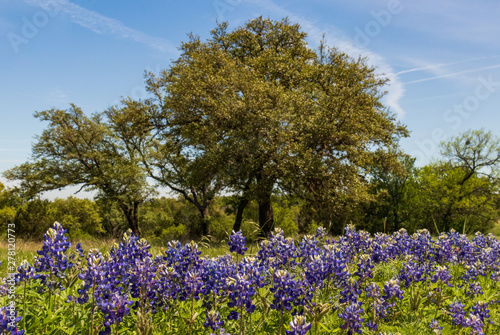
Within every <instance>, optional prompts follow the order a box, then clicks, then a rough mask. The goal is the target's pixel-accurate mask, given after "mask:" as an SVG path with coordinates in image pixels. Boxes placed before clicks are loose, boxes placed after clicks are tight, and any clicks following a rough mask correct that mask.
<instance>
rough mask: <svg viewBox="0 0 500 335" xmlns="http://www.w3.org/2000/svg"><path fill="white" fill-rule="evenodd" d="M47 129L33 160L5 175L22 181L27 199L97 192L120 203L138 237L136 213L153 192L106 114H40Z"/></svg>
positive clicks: (71, 111) (73, 111) (76, 111)
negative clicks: (58, 192) (69, 190)
mask: <svg viewBox="0 0 500 335" xmlns="http://www.w3.org/2000/svg"><path fill="white" fill-rule="evenodd" d="M35 117H37V118H39V119H40V120H41V121H47V122H49V125H48V127H47V128H46V129H45V130H44V131H43V132H42V134H41V135H40V136H38V137H37V142H36V143H34V144H33V148H32V152H33V161H31V162H27V163H24V164H22V165H20V166H17V167H15V168H13V169H10V170H8V171H6V172H5V173H4V175H5V176H6V177H7V178H8V179H11V180H19V181H21V189H22V190H23V192H24V193H25V195H26V196H28V197H33V196H35V195H37V194H39V193H41V192H44V191H47V190H53V189H60V188H63V187H66V186H69V185H79V186H81V188H86V189H89V190H96V191H97V192H98V195H97V196H98V198H101V199H105V200H108V201H113V202H116V203H117V204H118V206H119V208H120V209H121V210H122V212H123V214H124V215H125V217H126V218H127V222H128V225H129V228H131V229H132V230H134V231H135V232H136V233H137V234H138V233H139V227H138V222H137V211H138V207H139V205H140V204H141V203H142V202H144V200H145V199H146V198H147V197H148V196H149V195H150V194H151V192H152V190H151V188H150V187H149V185H148V183H147V181H146V174H145V173H144V171H143V169H142V168H141V167H140V166H139V164H138V157H137V153H136V152H135V151H134V150H133V149H132V148H131V147H129V146H127V145H125V143H124V142H125V141H124V140H123V138H120V137H119V136H118V134H117V133H115V132H113V129H112V127H111V126H110V125H109V124H108V123H106V121H105V120H104V116H103V114H102V113H101V114H99V113H95V114H93V115H92V116H90V117H88V116H86V115H85V114H84V113H83V112H82V110H81V109H80V108H78V107H76V106H75V105H71V107H70V108H69V109H67V110H57V109H53V110H47V111H42V112H37V113H35Z"/></svg>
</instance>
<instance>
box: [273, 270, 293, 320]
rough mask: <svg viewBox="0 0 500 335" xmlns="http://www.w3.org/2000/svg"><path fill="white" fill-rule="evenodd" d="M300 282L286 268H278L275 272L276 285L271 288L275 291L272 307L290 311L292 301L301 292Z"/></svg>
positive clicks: (281, 310)
mask: <svg viewBox="0 0 500 335" xmlns="http://www.w3.org/2000/svg"><path fill="white" fill-rule="evenodd" d="M298 286H299V283H298V282H296V281H295V280H294V279H293V278H292V276H291V275H290V273H289V272H288V271H286V270H277V271H276V272H275V273H274V286H273V287H271V288H270V289H269V290H270V291H271V292H272V293H274V299H273V302H272V303H271V308H272V309H275V310H277V311H280V312H283V311H285V310H286V311H290V310H291V309H292V303H293V302H294V301H295V299H296V298H298V297H299V296H300V294H301V290H300V289H299V287H298Z"/></svg>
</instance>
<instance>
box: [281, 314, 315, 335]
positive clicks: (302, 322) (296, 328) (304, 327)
mask: <svg viewBox="0 0 500 335" xmlns="http://www.w3.org/2000/svg"><path fill="white" fill-rule="evenodd" d="M310 329H311V323H309V322H307V319H306V317H305V316H303V315H296V316H294V317H293V320H292V322H290V330H287V331H286V335H305V334H307V332H308V331H309V330H310Z"/></svg>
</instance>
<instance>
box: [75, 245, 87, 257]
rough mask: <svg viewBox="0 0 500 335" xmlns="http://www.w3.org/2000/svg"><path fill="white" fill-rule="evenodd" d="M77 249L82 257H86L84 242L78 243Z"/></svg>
mask: <svg viewBox="0 0 500 335" xmlns="http://www.w3.org/2000/svg"><path fill="white" fill-rule="evenodd" d="M75 249H76V251H78V254H79V256H80V257H85V252H84V251H83V248H82V244H81V243H77V244H76V246H75Z"/></svg>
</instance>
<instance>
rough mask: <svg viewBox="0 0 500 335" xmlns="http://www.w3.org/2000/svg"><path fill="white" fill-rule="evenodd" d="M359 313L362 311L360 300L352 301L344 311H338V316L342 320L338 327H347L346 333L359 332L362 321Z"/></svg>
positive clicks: (351, 334)
mask: <svg viewBox="0 0 500 335" xmlns="http://www.w3.org/2000/svg"><path fill="white" fill-rule="evenodd" d="M361 313H363V308H361V302H352V303H351V304H350V305H349V306H347V307H346V309H345V310H344V311H342V312H341V313H339V318H341V319H342V320H344V323H343V324H342V325H341V326H340V328H342V329H347V335H353V334H354V333H358V334H361V326H362V324H363V321H364V319H363V318H361V317H360V314H361Z"/></svg>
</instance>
